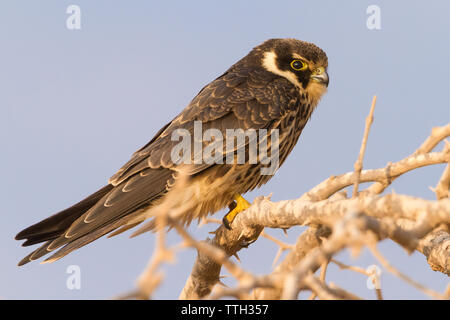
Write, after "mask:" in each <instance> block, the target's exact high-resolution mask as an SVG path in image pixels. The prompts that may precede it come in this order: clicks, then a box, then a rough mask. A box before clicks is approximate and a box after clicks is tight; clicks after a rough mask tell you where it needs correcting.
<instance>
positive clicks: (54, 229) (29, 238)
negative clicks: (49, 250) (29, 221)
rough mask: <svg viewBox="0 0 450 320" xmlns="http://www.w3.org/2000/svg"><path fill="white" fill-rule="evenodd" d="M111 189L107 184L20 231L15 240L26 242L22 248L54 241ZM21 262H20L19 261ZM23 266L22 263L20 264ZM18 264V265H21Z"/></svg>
mask: <svg viewBox="0 0 450 320" xmlns="http://www.w3.org/2000/svg"><path fill="white" fill-rule="evenodd" d="M112 188H113V186H112V185H110V184H108V185H106V186H104V187H103V188H101V189H100V190H98V191H97V192H95V193H93V194H91V195H90V196H89V197H87V198H86V199H84V200H82V201H80V202H78V203H77V204H75V205H73V206H71V207H70V208H67V209H65V210H63V211H61V212H58V213H56V214H54V215H53V216H51V217H48V218H46V219H44V220H42V221H40V222H38V223H36V224H34V225H32V226H30V227H28V228H26V229H24V230H22V231H20V232H19V233H18V234H17V235H16V237H15V239H16V240H26V241H25V242H24V243H23V244H22V246H24V247H26V246H31V245H33V244H36V243H40V242H45V241H49V240H54V239H56V238H58V237H59V236H61V235H62V234H64V232H65V231H66V230H67V229H68V228H69V227H70V225H71V224H72V223H73V222H74V221H75V220H76V219H78V218H79V217H80V216H81V215H83V214H84V213H85V212H86V211H87V210H89V209H90V208H91V207H93V206H94V205H95V204H96V203H97V202H98V201H99V200H100V199H101V198H102V197H103V196H105V195H106V194H107V193H108V192H109V191H111V190H112ZM21 262H22V261H21ZM22 264H24V263H22ZM22 264H21V263H19V265H22Z"/></svg>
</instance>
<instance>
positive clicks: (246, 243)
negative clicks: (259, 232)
mask: <svg viewBox="0 0 450 320" xmlns="http://www.w3.org/2000/svg"><path fill="white" fill-rule="evenodd" d="M255 241H256V239H242V241H241V243H240V246H241V247H242V248H248V246H249V245H251V244H252V243H253V242H255Z"/></svg>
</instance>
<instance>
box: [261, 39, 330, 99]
mask: <svg viewBox="0 0 450 320" xmlns="http://www.w3.org/2000/svg"><path fill="white" fill-rule="evenodd" d="M253 53H254V56H255V57H257V59H255V60H258V62H259V63H260V65H261V66H262V67H263V68H264V69H265V70H267V71H269V72H272V73H274V74H277V75H279V76H282V77H285V78H286V79H287V80H289V81H290V82H292V83H293V84H294V85H295V86H297V87H298V88H301V89H303V90H305V91H306V92H307V93H308V95H309V96H311V97H312V98H313V99H314V98H316V99H317V100H318V99H320V97H321V96H322V94H324V93H325V91H326V89H327V87H328V81H329V79H328V74H327V68H328V59H327V55H326V54H325V52H323V50H322V49H320V48H319V47H317V46H316V45H314V44H312V43H309V42H304V41H300V40H297V39H270V40H267V41H265V42H264V43H263V44H261V45H259V46H258V47H256V48H255V49H254V50H253Z"/></svg>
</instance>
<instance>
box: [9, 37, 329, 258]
mask: <svg viewBox="0 0 450 320" xmlns="http://www.w3.org/2000/svg"><path fill="white" fill-rule="evenodd" d="M327 67H328V59H327V56H326V54H325V52H324V51H322V50H321V49H320V48H319V47H317V46H316V45H314V44H312V43H309V42H304V41H300V40H297V39H270V40H267V41H265V42H263V43H262V44H260V45H259V46H257V47H255V48H253V50H251V51H250V52H249V53H248V54H247V55H246V56H245V57H244V58H242V59H241V60H239V61H238V62H237V63H235V64H234V65H232V66H231V67H230V68H229V69H228V70H227V71H226V72H225V73H224V74H222V75H221V76H220V77H218V78H217V79H215V80H214V81H212V82H210V83H209V84H208V85H206V86H205V87H204V88H203V89H201V90H200V92H199V93H198V94H197V95H196V96H195V97H194V99H193V100H192V101H191V102H190V103H189V105H188V106H187V107H186V108H185V109H184V110H183V111H181V113H180V114H179V115H177V116H176V117H175V118H174V119H173V120H172V121H170V122H169V123H168V124H166V125H165V126H163V127H162V128H161V129H160V130H159V131H158V132H157V133H156V135H155V136H154V137H153V139H151V140H150V142H148V143H147V144H146V145H145V146H143V147H142V148H141V149H139V150H138V151H136V152H135V153H134V154H133V155H132V157H131V159H130V160H129V161H128V162H127V163H126V164H125V165H124V166H123V167H122V168H121V169H120V170H119V171H118V172H117V173H116V174H114V175H113V176H112V177H111V178H110V179H109V181H108V184H107V185H106V186H104V187H103V188H101V189H100V190H98V191H97V192H95V193H93V194H91V195H90V196H88V197H87V198H85V199H84V200H82V201H80V202H78V203H77V204H75V205H73V206H71V207H69V208H67V209H65V210H63V211H61V212H59V213H56V214H54V215H53V216H50V217H48V218H46V219H44V220H42V221H40V222H38V223H36V224H34V225H32V226H30V227H28V228H26V229H24V230H23V231H21V232H19V233H18V234H17V236H16V240H26V241H25V242H24V243H23V244H22V245H23V246H30V245H34V244H38V243H43V244H42V245H41V246H40V247H39V248H37V249H36V250H34V251H33V252H31V253H30V254H29V255H27V256H26V257H25V258H23V259H22V260H21V261H20V262H19V266H20V265H24V264H26V263H28V262H30V261H33V260H36V259H39V258H41V257H43V256H44V255H47V254H50V253H51V255H50V257H48V258H47V259H46V260H44V261H43V262H53V261H56V260H58V259H60V258H62V257H64V256H65V255H67V254H69V253H70V252H72V251H74V250H76V249H78V248H80V247H82V246H84V245H86V244H88V243H90V242H92V241H94V240H96V239H98V238H99V237H101V236H103V235H106V234H109V236H114V235H117V234H119V233H121V232H123V231H126V230H128V229H130V228H133V227H135V226H137V225H139V224H141V223H142V222H144V221H147V222H146V223H145V224H144V225H143V226H141V228H140V229H138V230H137V231H136V232H135V233H134V234H132V236H133V235H137V234H141V233H143V232H146V231H150V230H154V229H155V218H156V217H157V216H158V213H161V212H163V211H164V212H168V211H170V212H176V215H174V219H176V220H175V221H177V222H179V223H180V224H182V225H188V224H190V223H191V221H192V220H194V219H201V218H203V217H205V216H207V215H208V214H213V213H215V212H216V211H218V210H220V209H223V208H225V207H229V208H230V211H229V212H228V213H227V214H226V215H225V216H224V218H223V223H224V225H225V226H226V227H227V228H232V223H233V220H234V218H235V217H236V215H237V214H239V213H240V212H242V211H244V210H245V209H247V208H248V207H249V206H250V203H248V202H247V201H246V200H245V199H244V198H243V197H242V194H244V193H246V192H248V191H250V190H253V189H254V188H256V187H259V186H261V185H263V184H264V183H266V182H267V181H268V180H270V178H271V177H272V176H273V174H262V169H263V168H264V167H267V161H266V162H265V163H263V161H262V156H261V155H259V157H256V161H255V157H253V158H252V157H251V154H253V153H252V150H253V149H252V146H253V147H254V146H257V149H258V148H262V147H264V146H266V147H267V146H268V148H269V149H270V150H269V151H270V152H269V151H267V154H270V157H271V159H274V158H276V160H277V167H278V165H282V164H283V162H284V161H285V160H286V157H287V156H288V154H289V153H290V152H291V151H292V148H293V147H294V145H295V144H296V143H297V140H298V138H299V136H300V134H301V132H302V130H303V128H304V126H305V125H306V123H307V122H308V120H309V119H310V117H311V114H312V112H313V111H314V109H315V108H316V106H317V104H318V103H319V100H320V98H321V97H322V95H323V94H324V93H325V92H326V89H327V87H328V74H327ZM199 125H200V126H201V128H202V130H204V132H205V133H206V131H208V130H210V132H213V133H215V134H213V135H211V136H210V137H209V138H208V137H207V138H208V139H205V135H202V134H200V135H198V134H197V133H196V132H195V130H196V129H198V127H199ZM211 130H214V131H211ZM229 130H234V132H238V133H239V132H241V133H242V132H244V133H246V135H245V137H244V138H245V139H241V141H240V142H239V141H238V142H237V143H234V142H235V140H239V137H235V136H232V137H231V138H230V135H228V134H227V133H228V132H229ZM239 130H241V131H239ZM180 132H181V133H182V134H180ZM249 132H250V133H252V132H266V133H267V134H266V135H265V136H264V135H261V134H259V136H258V135H257V134H253V135H252V134H247V133H249ZM272 132H276V133H277V135H276V136H275V135H274V136H272V134H270V137H269V133H272ZM181 136H183V137H182V138H183V139H184V138H186V137H188V138H189V139H190V140H189V141H188V142H192V143H189V144H186V145H185V146H187V147H186V148H184V149H183V148H180V139H181V138H180V137H181ZM192 136H193V137H192ZM174 137H175V138H174ZM176 137H178V139H176ZM199 137H200V139H199ZM235 138H236V139H235ZM199 140H200V141H199ZM231 140H233V143H231ZM212 145H214V146H215V147H214V148H212ZM225 146H226V148H225ZM228 146H232V147H231V148H228ZM275 146H276V148H275ZM182 147H183V146H182ZM212 149H213V152H211V153H210V154H211V155H213V159H214V161H208V160H211V159H204V158H202V157H198V155H202V152H206V151H207V150H208V151H209V152H210V151H211V150H212ZM174 150H176V152H174ZM180 150H181V151H183V152H180ZM187 151H192V152H189V153H188V152H187ZM241 151H242V152H243V153H242V154H243V155H244V157H241V158H240V157H239V153H240V152H241ZM253 151H254V150H253ZM257 151H258V152H259V151H260V150H257ZM181 154H183V155H182V156H181V158H182V160H183V161H180V155H181ZM242 154H241V155H242ZM230 159H231V160H234V161H229V160H230ZM199 160H200V161H199ZM236 160H240V161H236Z"/></svg>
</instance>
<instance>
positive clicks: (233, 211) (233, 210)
mask: <svg viewBox="0 0 450 320" xmlns="http://www.w3.org/2000/svg"><path fill="white" fill-rule="evenodd" d="M250 205H251V204H250V203H249V202H248V201H247V200H245V199H244V198H243V197H242V196H241V195H240V194H236V195H235V196H234V201H233V202H231V203H230V205H229V206H228V208H229V209H230V211H229V212H228V213H227V214H226V215H225V216H224V217H223V219H222V222H223V225H224V226H225V228H227V229H228V230H231V223H232V222H233V221H234V219H235V218H236V216H237V215H238V214H239V213H240V212H242V211H244V210H247V209H248V208H249V207H250Z"/></svg>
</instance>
